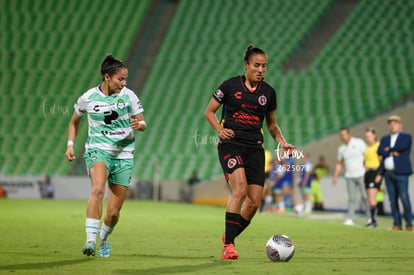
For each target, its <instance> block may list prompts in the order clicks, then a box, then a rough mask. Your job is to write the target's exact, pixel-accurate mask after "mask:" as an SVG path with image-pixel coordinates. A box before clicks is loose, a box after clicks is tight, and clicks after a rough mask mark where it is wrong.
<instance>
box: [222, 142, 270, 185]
mask: <svg viewBox="0 0 414 275" xmlns="http://www.w3.org/2000/svg"><path fill="white" fill-rule="evenodd" d="M218 155H219V160H220V164H221V167H222V168H223V172H224V175H225V177H226V180H227V181H228V180H229V174H231V173H233V171H234V170H236V169H237V168H244V170H245V173H246V179H247V183H248V184H256V185H260V186H264V182H265V171H264V165H265V155H264V149H263V147H261V146H260V147H259V146H258V147H245V146H242V145H237V144H233V143H219V144H218Z"/></svg>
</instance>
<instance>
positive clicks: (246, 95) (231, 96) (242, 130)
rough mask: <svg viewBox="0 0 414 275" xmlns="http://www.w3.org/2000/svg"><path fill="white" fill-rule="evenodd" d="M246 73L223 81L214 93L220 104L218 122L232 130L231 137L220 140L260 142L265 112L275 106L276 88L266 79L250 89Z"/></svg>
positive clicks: (244, 142) (258, 143) (273, 109)
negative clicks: (253, 88) (221, 107)
mask: <svg viewBox="0 0 414 275" xmlns="http://www.w3.org/2000/svg"><path fill="white" fill-rule="evenodd" d="M245 79H246V78H245V76H244V75H242V76H236V77H232V78H230V79H228V80H226V81H224V82H223V83H222V84H221V85H220V87H219V88H218V89H217V90H216V91H215V93H214V94H213V98H214V99H215V100H217V101H218V102H219V103H220V104H223V111H222V117H221V123H222V124H223V127H224V128H228V129H232V130H233V131H234V134H235V136H234V138H233V139H231V140H222V141H221V142H231V143H239V144H242V145H247V146H252V145H253V146H257V145H261V144H263V134H262V131H261V129H262V125H263V121H264V119H265V117H266V113H269V112H272V111H275V110H276V105H277V103H276V92H275V90H274V89H273V88H272V87H271V86H270V85H269V84H267V83H266V82H265V81H261V82H259V84H258V86H257V87H256V89H255V90H253V91H250V90H249V89H248V88H247V87H246V85H245V84H244V82H245Z"/></svg>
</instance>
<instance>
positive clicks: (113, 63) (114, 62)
mask: <svg viewBox="0 0 414 275" xmlns="http://www.w3.org/2000/svg"><path fill="white" fill-rule="evenodd" d="M126 67H127V66H126V65H125V64H124V62H122V61H121V60H120V59H117V58H115V57H113V56H112V54H108V55H107V56H106V57H105V59H104V61H103V62H102V64H101V75H102V80H104V78H103V76H104V75H105V74H109V76H112V75H113V74H114V73H116V71H118V70H119V69H123V68H126Z"/></svg>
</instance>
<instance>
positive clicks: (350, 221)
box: [344, 219, 355, 225]
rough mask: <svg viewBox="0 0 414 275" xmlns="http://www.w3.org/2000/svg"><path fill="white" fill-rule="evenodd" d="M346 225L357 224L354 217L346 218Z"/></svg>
mask: <svg viewBox="0 0 414 275" xmlns="http://www.w3.org/2000/svg"><path fill="white" fill-rule="evenodd" d="M344 224H345V225H355V223H354V221H353V220H352V219H346V221H345V222H344Z"/></svg>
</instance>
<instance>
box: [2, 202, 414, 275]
mask: <svg viewBox="0 0 414 275" xmlns="http://www.w3.org/2000/svg"><path fill="white" fill-rule="evenodd" d="M85 206H86V201H66V200H42V201H39V200H0V209H1V210H0V213H1V215H0V236H1V239H0V274H60V273H65V274H277V273H279V274H361V273H366V274H396V273H407V274H412V272H413V270H414V234H413V233H410V232H394V231H389V230H386V228H387V227H389V226H390V225H391V220H390V219H389V218H382V219H381V220H380V224H381V227H380V228H377V229H369V228H364V227H363V226H354V227H347V226H344V225H343V224H342V222H343V220H333V221H332V220H315V219H309V218H298V217H294V216H293V215H292V216H289V215H287V216H286V215H285V216H277V215H269V214H268V215H260V214H258V215H256V217H255V218H254V220H253V222H252V224H251V225H250V227H249V228H248V229H247V230H246V231H245V232H244V233H243V234H242V235H241V236H240V237H239V238H238V239H237V240H236V247H237V250H238V252H239V254H240V258H239V260H238V261H233V262H226V261H223V260H221V259H220V253H221V248H222V247H221V242H220V236H221V234H222V232H223V227H224V225H223V224H224V221H223V219H224V208H222V207H212V206H200V205H189V204H176V203H164V202H162V203H161V202H147V201H126V202H125V204H124V208H123V210H122V214H121V220H120V223H119V224H118V226H117V227H116V229H115V231H114V232H113V234H112V235H111V244H112V256H111V257H110V258H107V259H103V258H99V257H86V256H84V255H82V253H81V248H82V245H83V243H84V240H85V233H84V217H85V216H84V215H85ZM364 222H365V220H364V221H362V220H360V221H359V224H360V225H362V224H363V223H364ZM279 233H280V234H287V235H288V236H289V237H290V238H291V239H292V240H293V241H294V243H295V247H296V252H295V256H294V257H293V259H292V260H291V261H290V262H287V263H273V262H270V261H269V260H268V259H267V258H266V255H265V253H264V245H265V243H266V241H267V239H268V238H269V237H271V236H272V235H273V234H279Z"/></svg>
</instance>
